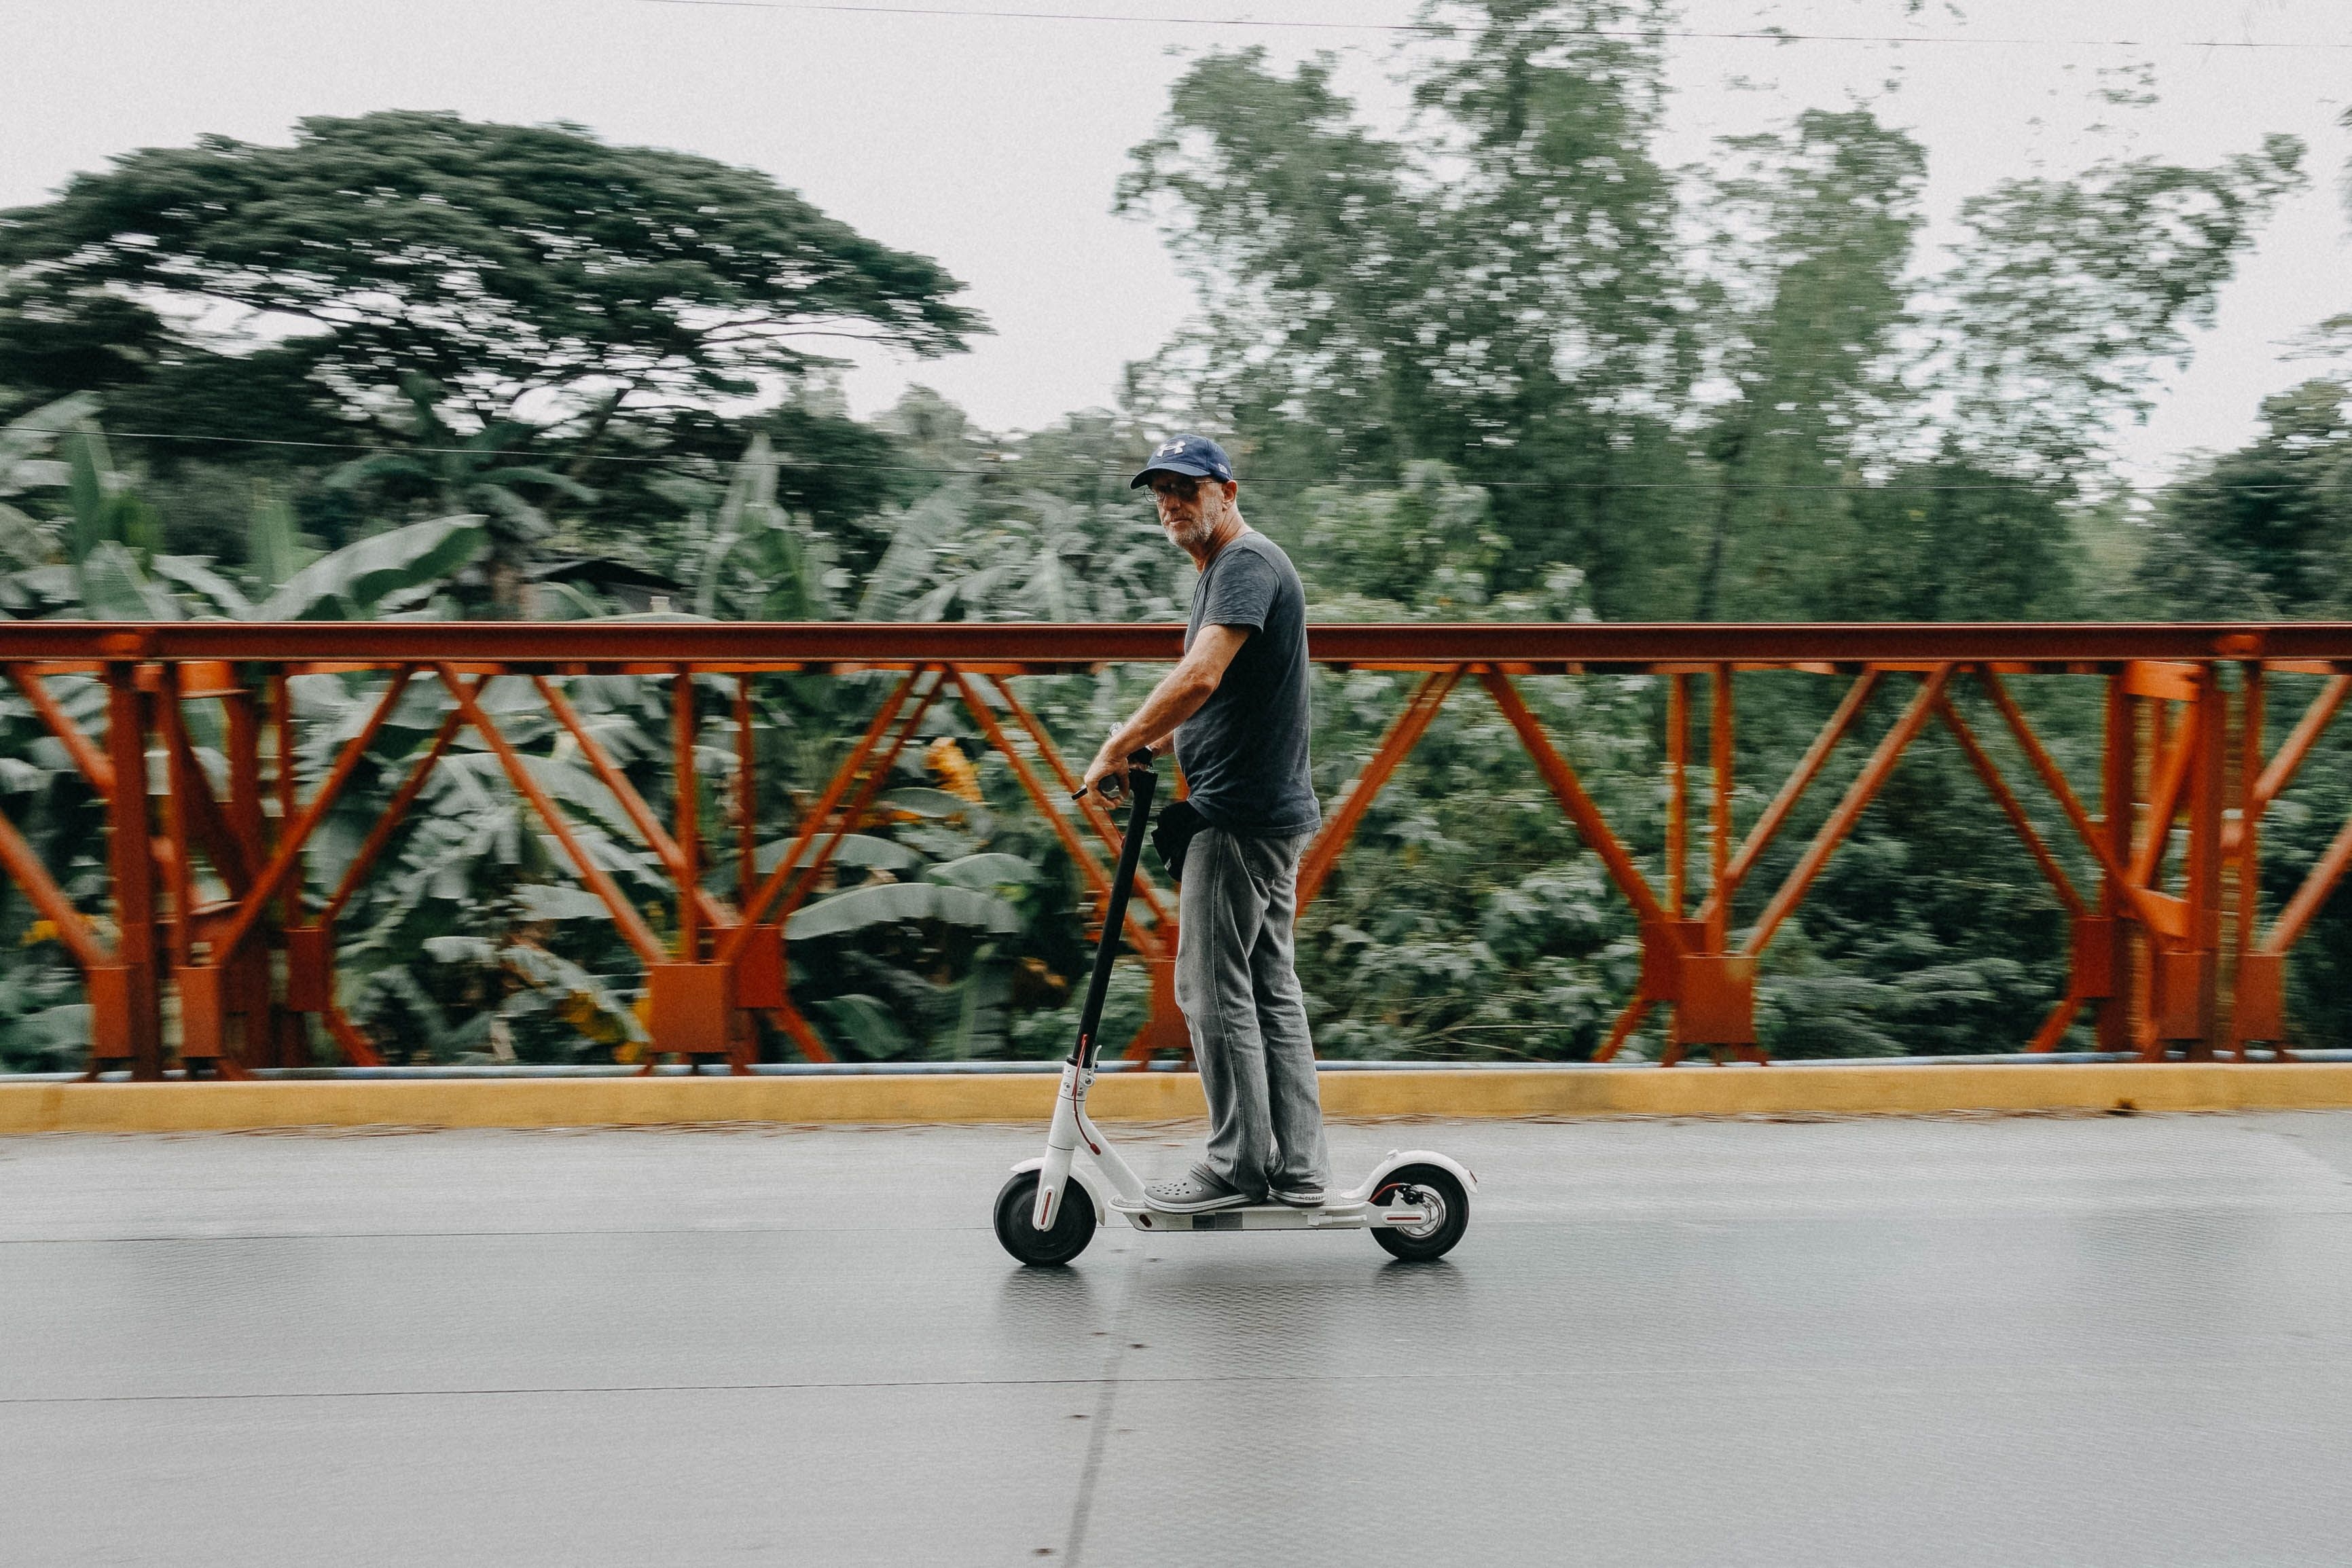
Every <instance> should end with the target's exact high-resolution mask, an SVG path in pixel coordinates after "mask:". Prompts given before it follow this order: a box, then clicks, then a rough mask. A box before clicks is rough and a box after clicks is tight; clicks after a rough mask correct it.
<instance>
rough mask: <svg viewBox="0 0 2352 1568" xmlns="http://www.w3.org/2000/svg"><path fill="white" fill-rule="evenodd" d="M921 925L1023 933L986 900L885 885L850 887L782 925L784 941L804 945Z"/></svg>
mask: <svg viewBox="0 0 2352 1568" xmlns="http://www.w3.org/2000/svg"><path fill="white" fill-rule="evenodd" d="M925 921H935V922H937V923H939V924H940V925H962V926H969V927H971V928H972V929H974V930H980V931H986V932H990V933H992V934H993V935H996V936H1011V935H1013V933H1014V932H1017V931H1019V930H1020V929H1021V915H1020V912H1019V911H1018V910H1016V909H1014V908H1013V906H1012V905H1011V904H1007V903H1005V902H1004V900H1003V899H1001V898H995V897H992V896H991V895H989V894H985V893H975V892H974V891H972V890H971V888H968V887H946V886H942V885H941V884H940V883H935V882H886V883H880V884H879V885H877V886H874V887H854V888H851V889H850V890H849V891H848V892H847V893H837V894H834V895H833V896H832V897H831V898H827V899H824V900H822V901H820V902H818V903H815V904H810V905H809V906H808V907H807V908H805V909H803V910H802V911H800V913H798V914H797V915H793V917H792V919H791V920H789V921H787V922H785V925H784V936H785V937H786V939H787V940H790V941H793V942H806V941H811V940H814V938H816V937H820V936H848V935H850V934H851V933H853V932H857V931H863V930H866V929H867V928H869V927H871V926H876V925H916V924H919V923H921V922H925Z"/></svg>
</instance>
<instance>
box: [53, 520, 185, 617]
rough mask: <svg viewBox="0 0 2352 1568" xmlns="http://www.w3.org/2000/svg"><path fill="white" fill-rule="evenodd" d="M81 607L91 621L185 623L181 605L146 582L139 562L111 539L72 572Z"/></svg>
mask: <svg viewBox="0 0 2352 1568" xmlns="http://www.w3.org/2000/svg"><path fill="white" fill-rule="evenodd" d="M74 570H75V572H76V574H77V575H78V576H79V578H80V584H79V587H80V594H81V607H82V611H83V612H84V613H86V614H88V615H89V617H90V619H92V620H94V621H184V620H185V619H187V617H186V615H185V613H184V612H182V610H181V609H180V601H178V600H176V599H174V598H173V597H172V596H171V594H170V593H168V592H166V591H164V590H163V589H162V588H160V587H158V586H156V585H155V584H153V583H151V582H149V581H148V580H147V575H146V573H144V572H142V571H141V570H139V560H138V558H137V557H135V556H133V555H132V554H131V551H130V550H129V549H127V548H126V547H124V546H123V545H122V544H121V543H119V542H118V541H116V540H114V539H100V541H99V542H98V543H97V544H96V545H94V546H92V547H91V549H90V550H89V554H87V555H85V556H83V557H82V559H81V561H80V564H79V565H78V566H76V567H75V568H74Z"/></svg>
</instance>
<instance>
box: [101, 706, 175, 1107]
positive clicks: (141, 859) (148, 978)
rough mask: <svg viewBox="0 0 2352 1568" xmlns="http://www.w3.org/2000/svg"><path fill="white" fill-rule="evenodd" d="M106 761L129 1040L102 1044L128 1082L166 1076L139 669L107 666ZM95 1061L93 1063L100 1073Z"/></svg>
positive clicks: (144, 708) (118, 959) (110, 853)
mask: <svg viewBox="0 0 2352 1568" xmlns="http://www.w3.org/2000/svg"><path fill="white" fill-rule="evenodd" d="M106 757H107V762H108V764H109V765H110V767H111V768H112V769H113V772H114V792H113V794H112V795H111V796H110V797H109V798H108V801H107V806H108V811H107V815H108V819H109V821H108V826H109V828H110V832H109V834H108V841H107V863H108V869H109V870H110V872H111V873H113V876H114V921H115V925H117V926H118V927H119V928H120V935H119V936H117V937H116V939H115V947H114V950H115V960H116V962H117V963H118V964H120V965H121V967H123V968H124V969H125V970H127V971H128V973H127V974H126V975H125V976H124V989H125V990H126V992H127V993H128V994H127V998H125V999H126V1000H127V1003H128V1007H127V1012H128V1019H127V1029H126V1031H125V1038H124V1039H123V1040H121V1041H120V1042H105V1041H101V1042H99V1046H98V1048H97V1049H100V1050H109V1049H118V1050H121V1051H123V1052H124V1053H125V1054H126V1055H127V1056H128V1058H129V1060H130V1062H131V1077H133V1078H138V1079H154V1078H161V1077H163V1006H162V1002H163V998H162V995H161V993H160V991H159V990H158V988H157V984H156V975H155V959H156V951H155V949H156V941H155V852H154V848H153V846H152V843H151V842H150V841H149V838H148V834H149V831H150V827H151V825H150V823H149V821H148V811H147V698H146V695H145V694H144V693H142V691H140V689H139V667H138V666H137V665H135V664H109V665H107V666H106ZM96 1061H97V1058H95V1057H93V1059H92V1065H93V1066H95V1064H96Z"/></svg>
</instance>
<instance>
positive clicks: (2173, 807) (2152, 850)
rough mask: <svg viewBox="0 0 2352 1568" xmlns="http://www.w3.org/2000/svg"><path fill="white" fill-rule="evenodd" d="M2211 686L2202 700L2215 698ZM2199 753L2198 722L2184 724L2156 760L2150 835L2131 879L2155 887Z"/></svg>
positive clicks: (2133, 863) (2150, 793) (2149, 806)
mask: <svg viewBox="0 0 2352 1568" xmlns="http://www.w3.org/2000/svg"><path fill="white" fill-rule="evenodd" d="M2214 697H2215V694H2214V692H2213V691H2212V690H2211V689H2210V688H2209V689H2208V691H2207V695H2206V696H2205V697H2204V698H2201V699H2200V700H2202V701H2212V700H2214ZM2196 756H2197V726H2196V725H2195V724H2193V723H2189V724H2183V725H2182V726H2181V727H2180V733H2179V734H2178V735H2176V736H2174V737H2172V745H2171V747H2170V748H2169V749H2168V750H2167V751H2166V753H2165V755H2164V757H2163V758H2161V759H2160V760H2159V761H2158V764H2157V774H2156V782H2155V784H2154V785H2153V787H2151V788H2150V789H2149V790H2148V802H2147V838H2145V839H2143V840H2141V841H2140V846H2139V849H2138V850H2137V852H2135V853H2134V854H2133V855H2132V861H2131V879H2132V881H2134V882H2136V883H2139V884H2140V885H2141V886H2142V887H2154V886H2155V885H2156V874H2157V871H2158V868H2159V867H2161V866H2162V865H2163V864H2164V854H2165V852H2166V851H2167V850H2168V849H2169V848H2171V846H2172V823H2173V819H2175V818H2176V817H2178V816H2179V815H2180V796H2181V791H2182V789H2183V787H2184V786H2186V785H2187V783H2188V781H2189V763H2190V762H2192V761H2194V760H2195V759H2196Z"/></svg>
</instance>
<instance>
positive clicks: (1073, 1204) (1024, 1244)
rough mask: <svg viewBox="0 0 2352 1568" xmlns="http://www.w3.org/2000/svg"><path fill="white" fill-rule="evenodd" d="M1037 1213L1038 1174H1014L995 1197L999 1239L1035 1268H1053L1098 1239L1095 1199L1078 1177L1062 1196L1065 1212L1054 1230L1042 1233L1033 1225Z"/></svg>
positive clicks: (1025, 1172)
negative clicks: (1032, 1221)
mask: <svg viewBox="0 0 2352 1568" xmlns="http://www.w3.org/2000/svg"><path fill="white" fill-rule="evenodd" d="M1036 1212H1037V1173H1036V1172H1035V1171H1015V1172H1013V1179H1012V1180H1010V1181H1008V1182H1006V1183H1005V1184H1004V1190H1003V1191H1002V1192H1000V1193H998V1194H997V1195H996V1239H998V1240H999V1241H1002V1242H1003V1243H1004V1249H1005V1250H1006V1251H1007V1252H1010V1253H1012V1254H1013V1256H1014V1257H1015V1258H1018V1259H1020V1260H1021V1261H1023V1262H1024V1263H1026V1264H1028V1265H1029V1266H1030V1267H1031V1268H1033V1269H1054V1268H1059V1267H1060V1266H1061V1265H1062V1264H1064V1263H1066V1262H1068V1261H1069V1260H1071V1259H1073V1258H1075V1257H1076V1256H1077V1255H1078V1254H1079V1253H1081V1252H1083V1251H1085V1250H1086V1249H1087V1242H1089V1241H1092V1240H1093V1239H1095V1200H1094V1199H1093V1198H1091V1197H1087V1189H1086V1188H1085V1187H1084V1186H1081V1185H1079V1183H1078V1181H1077V1179H1076V1177H1073V1178H1071V1181H1070V1185H1069V1187H1068V1189H1067V1190H1066V1191H1065V1192H1064V1193H1063V1194H1062V1211H1061V1212H1060V1213H1059V1214H1056V1215H1055V1216H1054V1228H1052V1229H1051V1230H1040V1229H1038V1228H1037V1227H1036V1226H1035V1225H1034V1224H1033V1223H1031V1220H1030V1216H1032V1215H1034V1214H1035V1213H1036Z"/></svg>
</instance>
